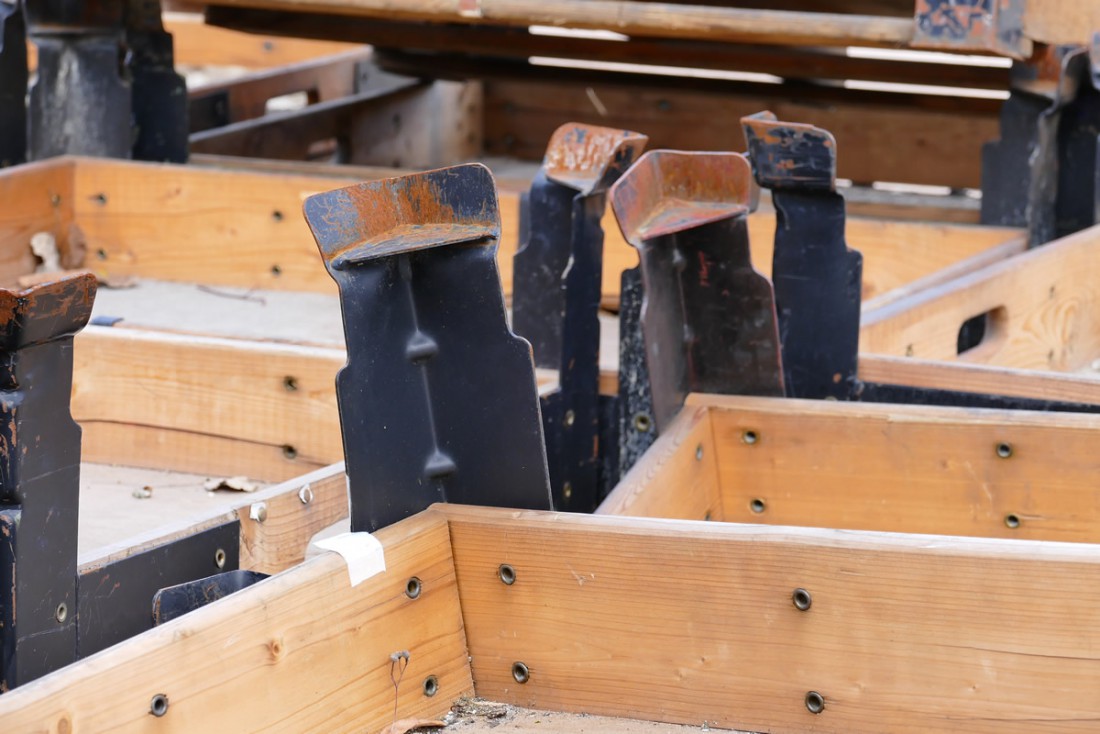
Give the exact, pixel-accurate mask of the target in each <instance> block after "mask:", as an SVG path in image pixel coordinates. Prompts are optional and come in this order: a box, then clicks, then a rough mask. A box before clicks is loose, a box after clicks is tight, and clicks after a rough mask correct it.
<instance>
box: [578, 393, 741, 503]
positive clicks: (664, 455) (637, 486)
mask: <svg viewBox="0 0 1100 734" xmlns="http://www.w3.org/2000/svg"><path fill="white" fill-rule="evenodd" d="M716 453H717V451H716V449H715V444H714V434H713V432H712V430H711V425H710V413H709V410H708V409H707V408H698V409H694V408H689V409H687V410H684V411H682V412H681V413H680V415H679V416H678V417H677V418H676V420H674V421H673V422H672V425H670V426H669V427H668V430H667V431H665V432H664V433H662V434H661V436H660V437H659V438H658V439H657V441H656V442H654V444H653V446H651V447H650V449H649V450H648V451H646V452H645V454H643V455H642V458H641V459H639V460H638V463H637V464H635V465H634V467H633V468H632V469H631V470H630V471H629V472H628V473H627V475H626V476H625V477H623V478H622V480H621V481H620V482H619V484H618V485H617V486H616V487H615V489H614V490H612V492H611V494H609V495H608V496H607V499H605V500H604V501H603V503H602V504H601V505H600V506H599V508H598V509H597V510H596V512H597V513H598V514H603V515H638V516H641V517H668V518H677V519H683V520H721V519H723V518H722V498H721V495H720V493H719V488H718V469H717V467H718V462H717V457H716Z"/></svg>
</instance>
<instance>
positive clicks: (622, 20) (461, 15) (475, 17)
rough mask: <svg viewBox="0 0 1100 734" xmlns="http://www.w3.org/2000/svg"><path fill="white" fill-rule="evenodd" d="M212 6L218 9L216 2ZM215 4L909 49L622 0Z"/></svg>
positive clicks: (750, 13) (861, 33)
mask: <svg viewBox="0 0 1100 734" xmlns="http://www.w3.org/2000/svg"><path fill="white" fill-rule="evenodd" d="M211 4H215V3H211ZM216 4H217V5H223V6H233V7H252V8H267V9H271V10H285V11H295V10H297V11H316V12H322V13H335V14H342V15H359V16H366V17H377V18H387V19H393V20H413V21H435V22H445V23H489V24H499V25H508V26H524V27H526V26H530V25H553V26H567V27H570V28H595V29H599V30H613V31H618V32H619V33H625V34H627V35H632V36H654V37H659V38H700V39H710V40H716V41H736V42H740V43H770V44H777V45H795V46H798V45H811V46H848V45H887V46H895V45H898V44H905V43H907V42H908V41H909V40H910V39H911V38H912V35H913V30H912V27H913V21H912V19H911V18H896V17H888V16H873V15H841V14H837V13H799V12H788V11H776V10H750V9H743V8H729V7H711V6H705V5H670V4H666V3H648V2H621V1H618V0H543V2H539V3H531V2H529V1H525V0H479V1H478V3H477V4H476V6H473V8H474V9H471V8H470V7H469V6H468V4H467V3H465V2H463V0H405V2H402V3H400V4H397V5H395V4H394V3H393V2H389V1H388V0H219V1H218V2H217V3H216Z"/></svg>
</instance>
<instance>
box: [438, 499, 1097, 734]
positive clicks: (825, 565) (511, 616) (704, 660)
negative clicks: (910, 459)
mask: <svg viewBox="0 0 1100 734" xmlns="http://www.w3.org/2000/svg"><path fill="white" fill-rule="evenodd" d="M439 509H440V511H441V512H443V513H445V514H446V515H447V517H448V518H449V520H450V527H451V540H452V544H453V549H454V558H455V564H456V569H457V575H458V584H459V594H460V597H461V600H462V609H463V618H464V620H465V625H466V635H467V640H468V643H469V649H470V655H471V657H472V660H473V663H472V665H473V674H474V678H475V680H476V681H477V691H478V694H479V695H481V696H484V697H488V698H491V699H493V700H502V701H506V702H509V703H514V704H517V705H521V706H532V707H542V708H549V709H555V710H566V711H584V712H588V713H593V714H601V715H629V716H634V717H643V718H652V719H656V720H659V721H666V722H673V723H677V722H685V723H694V724H696V725H698V724H699V723H701V722H702V721H703V720H706V721H707V722H709V723H710V724H711V725H712V726H718V727H732V728H738V729H746V730H750V731H769V732H804V731H810V730H812V731H833V732H876V733H877V732H882V731H891V732H928V731H942V732H948V731H967V732H996V733H998V734H1002V733H1004V732H1028V733H1029V734H1030V733H1031V732H1034V731H1036V729H1042V730H1044V731H1058V732H1069V731H1081V732H1084V731H1091V730H1093V729H1095V727H1096V725H1097V721H1098V720H1100V696H1098V695H1097V693H1096V691H1095V686H1094V685H1093V681H1094V680H1095V677H1096V676H1097V675H1098V674H1100V660H1098V659H1097V657H1096V655H1095V654H1093V652H1092V651H1093V650H1094V649H1095V648H1096V647H1097V645H1100V639H1097V635H1098V634H1100V633H1098V632H1097V629H1098V627H1097V624H1096V623H1097V619H1098V617H1097V615H1098V612H1097V611H1096V610H1097V605H1098V603H1100V590H1098V589H1097V588H1096V585H1095V584H1094V583H1092V582H1091V579H1092V578H1094V577H1095V575H1096V573H1097V566H1098V564H1100V549H1097V548H1096V547H1095V546H1092V545H1074V544H1061V543H1047V544H1038V543H1028V542H1019V541H1004V540H987V539H974V538H949V537H943V536H906V535H892V534H885V533H881V534H880V533H856V532H845V531H838V530H823V529H813V528H806V529H800V528H788V527H780V528H770V527H761V526H750V525H734V524H726V523H707V524H704V523H700V522H687V521H668V520H640V519H636V518H613V517H604V516H578V515H564V514H555V513H531V512H513V511H507V510H496V511H493V510H486V509H476V510H475V509H473V508H462V507H457V506H440V508H439ZM501 563H508V564H511V565H512V566H513V567H514V569H515V577H516V580H515V583H514V584H513V585H511V586H506V585H504V584H502V583H501V582H500V580H499V579H498V578H497V568H498V565H499V564H501ZM796 588H804V589H806V590H807V591H809V592H810V594H811V596H812V606H811V607H810V609H809V610H808V611H805V612H802V611H799V610H798V609H797V608H795V606H794V605H793V604H792V592H793V590H794V589H796ZM516 661H522V662H523V663H525V664H526V665H527V666H528V668H529V670H530V680H529V682H527V683H526V684H524V685H520V684H517V682H516V681H515V680H514V678H513V676H512V665H513V663H514V662H516ZM808 691H817V692H819V693H821V694H822V695H823V696H824V701H825V708H824V711H823V712H822V713H820V714H818V715H814V714H811V713H809V712H808V711H807V709H806V706H805V705H804V697H805V695H806V693H807V692H808Z"/></svg>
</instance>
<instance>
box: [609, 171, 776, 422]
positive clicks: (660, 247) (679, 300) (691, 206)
mask: <svg viewBox="0 0 1100 734" xmlns="http://www.w3.org/2000/svg"><path fill="white" fill-rule="evenodd" d="M755 196H756V188H755V186H754V185H753V181H752V172H751V170H750V168H749V163H748V161H747V160H746V159H745V158H744V156H741V155H739V154H737V153H684V152H678V151H664V150H658V151H651V152H649V153H646V154H645V155H644V156H642V157H641V158H640V159H639V160H638V162H637V163H636V164H635V165H634V166H633V167H632V168H631V169H630V170H629V171H627V173H626V174H625V175H624V176H623V177H622V178H621V179H620V180H619V181H618V183H616V184H615V185H614V186H613V187H612V188H611V205H612V208H613V209H614V211H615V216H616V217H617V218H618V221H619V226H620V227H621V228H622V231H623V235H624V236H625V237H626V239H627V241H628V242H630V244H631V245H633V246H634V247H636V248H637V249H638V251H639V253H640V256H641V265H640V268H641V283H642V290H643V294H644V295H643V297H642V305H641V311H640V316H639V320H640V323H641V328H642V334H643V335H644V340H643V341H644V344H645V368H646V371H648V375H649V380H648V382H649V386H650V391H651V397H650V399H651V400H652V406H653V408H652V411H653V412H652V423H651V425H649V424H647V421H646V420H645V419H644V418H641V417H640V416H641V414H631V413H629V410H630V409H631V406H632V405H636V404H637V399H636V398H634V397H631V396H629V395H621V398H622V400H623V404H624V416H623V420H624V425H623V436H624V440H626V441H629V439H630V437H629V435H628V434H629V432H630V431H631V430H632V429H637V428H639V427H644V428H646V429H647V431H646V432H647V433H649V432H653V431H656V432H659V431H661V430H663V429H664V428H665V427H666V426H668V424H669V422H670V421H671V420H672V418H673V417H675V415H676V413H677V412H678V411H679V410H680V408H681V406H682V405H683V401H684V398H685V397H686V395H687V394H688V393H689V392H696V391H698V392H709V393H720V394H737V395H776V396H781V395H783V371H782V366H781V359H780V354H779V334H778V328H777V323H776V314H775V301H774V295H773V292H772V286H771V283H770V282H769V281H768V279H767V278H765V277H764V276H762V275H760V274H759V273H758V272H756V271H755V270H754V269H753V267H752V262H751V258H750V253H749V239H748V224H747V216H748V213H749V211H750V210H751V209H752V208H754V207H755ZM628 278H629V276H628V277H624V286H626V285H629V283H628ZM628 293H629V291H628ZM627 298H636V294H630V295H628V296H624V302H625V301H626V300H627ZM621 339H623V340H624V341H623V343H624V344H625V345H629V344H636V343H637V341H638V340H637V339H633V338H632V336H631V334H630V329H629V325H627V328H626V329H624V332H623V335H622V336H621ZM638 376H639V375H629V376H627V377H626V378H625V382H626V384H622V383H621V384H620V390H621V391H622V390H628V391H629V390H635V389H637V387H638V383H637V378H638ZM620 380H621V381H623V380H624V377H623V376H620ZM643 402H644V401H643Z"/></svg>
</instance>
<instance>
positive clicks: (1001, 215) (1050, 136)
mask: <svg viewBox="0 0 1100 734" xmlns="http://www.w3.org/2000/svg"><path fill="white" fill-rule="evenodd" d="M1098 134H1100V40H1097V39H1095V38H1094V41H1093V43H1092V45H1091V47H1090V48H1084V47H1048V48H1047V49H1045V51H1044V53H1043V54H1042V55H1041V56H1039V57H1038V58H1036V59H1035V60H1034V61H1032V62H1028V63H1017V64H1015V65H1014V66H1013V73H1012V88H1011V91H1010V94H1009V98H1008V100H1006V101H1005V103H1004V106H1003V107H1002V108H1001V138H1000V140H997V141H995V142H991V143H987V144H986V145H985V146H984V147H983V149H982V214H981V217H982V223H983V224H996V225H1006V226H1012V227H1025V228H1027V230H1028V238H1029V244H1030V246H1032V247H1036V246H1038V245H1041V244H1043V243H1046V242H1049V241H1051V240H1053V239H1056V238H1058V237H1064V236H1066V235H1068V234H1072V233H1073V232H1076V231H1079V230H1081V229H1085V228H1086V227H1090V226H1092V225H1094V224H1096V223H1097V222H1100V184H1098V179H1100V166H1098V165H1097V136H1098Z"/></svg>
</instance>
